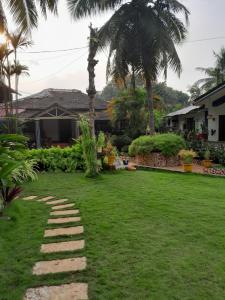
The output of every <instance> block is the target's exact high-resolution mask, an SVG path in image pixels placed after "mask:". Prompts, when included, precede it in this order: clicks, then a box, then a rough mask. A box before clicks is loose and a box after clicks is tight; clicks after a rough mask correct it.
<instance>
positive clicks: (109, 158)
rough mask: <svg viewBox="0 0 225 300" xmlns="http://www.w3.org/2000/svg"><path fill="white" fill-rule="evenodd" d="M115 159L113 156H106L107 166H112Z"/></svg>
mask: <svg viewBox="0 0 225 300" xmlns="http://www.w3.org/2000/svg"><path fill="white" fill-rule="evenodd" d="M115 159H116V157H115V155H110V156H108V165H109V166H113V165H114V162H115Z"/></svg>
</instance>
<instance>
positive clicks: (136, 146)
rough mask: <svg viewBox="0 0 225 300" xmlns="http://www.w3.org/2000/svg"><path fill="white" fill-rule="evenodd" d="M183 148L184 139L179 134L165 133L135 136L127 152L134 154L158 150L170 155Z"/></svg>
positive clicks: (144, 153) (167, 155)
mask: <svg viewBox="0 0 225 300" xmlns="http://www.w3.org/2000/svg"><path fill="white" fill-rule="evenodd" d="M183 148H185V141H184V139H183V138H182V137H181V136H179V135H176V134H172V133H166V134H157V135H154V136H141V137H139V138H137V139H136V140H134V141H133V142H132V144H131V145H130V147H129V154H130V155H131V156H135V155H146V154H150V153H152V152H160V153H161V154H162V155H164V156H166V157H171V156H175V155H177V154H178V152H179V151H180V150H181V149H183Z"/></svg>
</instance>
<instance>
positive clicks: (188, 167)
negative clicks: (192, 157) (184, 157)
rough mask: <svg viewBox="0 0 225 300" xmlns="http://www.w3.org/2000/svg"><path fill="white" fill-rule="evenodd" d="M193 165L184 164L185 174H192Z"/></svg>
mask: <svg viewBox="0 0 225 300" xmlns="http://www.w3.org/2000/svg"><path fill="white" fill-rule="evenodd" d="M192 167H193V165H192V164H184V172H187V173H191V172H192Z"/></svg>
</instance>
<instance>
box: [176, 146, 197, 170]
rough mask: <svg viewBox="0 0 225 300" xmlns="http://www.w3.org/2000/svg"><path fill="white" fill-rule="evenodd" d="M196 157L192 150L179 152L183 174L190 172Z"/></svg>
mask: <svg viewBox="0 0 225 300" xmlns="http://www.w3.org/2000/svg"><path fill="white" fill-rule="evenodd" d="M196 156H197V153H196V152H194V151H193V150H181V151H180V152H179V157H180V158H181V159H182V161H183V166H184V172H189V173H190V172H192V168H193V159H194V158H195V157H196Z"/></svg>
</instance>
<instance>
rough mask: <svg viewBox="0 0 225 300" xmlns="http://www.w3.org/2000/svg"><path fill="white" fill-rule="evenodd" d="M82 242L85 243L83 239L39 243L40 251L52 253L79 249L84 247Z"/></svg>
mask: <svg viewBox="0 0 225 300" xmlns="http://www.w3.org/2000/svg"><path fill="white" fill-rule="evenodd" d="M84 244H85V242H84V240H80V241H70V242H59V243H50V244H43V245H41V252H42V253H54V252H64V251H75V250H81V249H83V248H84Z"/></svg>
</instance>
